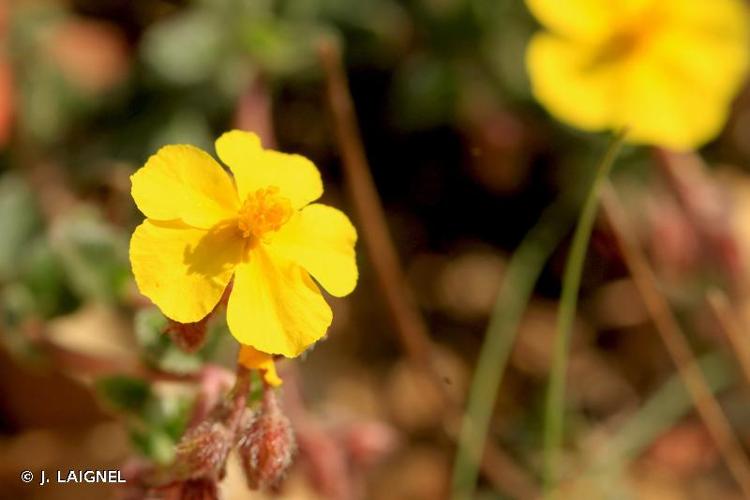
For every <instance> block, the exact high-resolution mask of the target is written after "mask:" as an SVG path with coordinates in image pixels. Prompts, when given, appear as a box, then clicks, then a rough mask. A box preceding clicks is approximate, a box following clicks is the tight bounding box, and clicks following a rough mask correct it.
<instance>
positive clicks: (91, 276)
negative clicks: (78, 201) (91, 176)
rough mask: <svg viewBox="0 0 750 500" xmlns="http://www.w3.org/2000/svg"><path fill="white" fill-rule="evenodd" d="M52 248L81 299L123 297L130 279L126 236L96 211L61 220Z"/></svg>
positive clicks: (76, 214) (114, 298)
mask: <svg viewBox="0 0 750 500" xmlns="http://www.w3.org/2000/svg"><path fill="white" fill-rule="evenodd" d="M52 245H53V248H54V249H55V250H56V252H57V254H58V256H59V257H60V260H61V262H62V264H63V267H64V269H65V273H66V275H67V277H68V280H69V282H70V285H71V287H72V289H73V290H74V291H75V292H76V293H77V294H78V295H79V296H80V297H81V298H84V299H93V300H100V301H107V302H113V301H115V300H116V299H117V298H118V297H119V296H120V295H121V294H122V292H123V290H124V286H125V285H126V284H127V282H128V280H129V279H130V266H129V264H128V257H127V248H128V244H127V237H126V236H125V234H124V233H122V232H120V231H119V230H117V229H115V228H114V227H112V226H109V225H107V224H105V223H104V222H103V221H102V220H101V219H100V217H99V216H98V214H97V213H96V212H93V211H91V210H80V211H77V212H75V213H73V214H70V215H69V216H67V217H66V218H65V220H62V221H60V223H59V225H58V226H56V227H55V228H54V231H53V235H52Z"/></svg>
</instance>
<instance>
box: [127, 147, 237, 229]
mask: <svg viewBox="0 0 750 500" xmlns="http://www.w3.org/2000/svg"><path fill="white" fill-rule="evenodd" d="M130 181H131V183H132V188H131V192H132V195H133V199H134V200H135V203H136V205H138V208H139V209H140V211H141V212H143V213H144V214H145V215H146V217H148V218H150V219H155V220H162V221H165V220H176V219H177V220H182V221H183V222H185V223H186V224H188V225H190V226H194V227H199V228H203V229H208V228H210V227H211V226H213V225H214V224H216V223H217V222H218V221H220V220H223V219H226V218H228V217H231V216H233V215H234V214H235V213H236V211H237V209H238V208H239V201H238V200H237V193H236V191H235V189H234V186H233V185H232V179H231V178H230V177H229V174H227V173H226V172H225V171H224V170H223V169H222V168H221V166H220V165H219V164H218V163H217V162H216V161H215V160H214V159H213V158H211V156H209V155H208V154H207V153H205V152H204V151H201V150H200V149H198V148H196V147H193V146H183V145H179V146H165V147H163V148H161V149H160V150H159V151H158V152H157V153H156V154H155V155H153V156H151V158H149V159H148V161H147V162H146V165H144V166H143V167H142V168H140V169H139V170H138V171H137V172H136V173H135V174H133V175H132V176H131V177H130Z"/></svg>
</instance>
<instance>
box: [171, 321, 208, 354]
mask: <svg viewBox="0 0 750 500" xmlns="http://www.w3.org/2000/svg"><path fill="white" fill-rule="evenodd" d="M208 318H209V316H206V317H205V318H203V319H202V320H200V321H196V322H195V323H178V322H177V321H172V320H169V325H167V330H166V332H167V334H168V335H169V336H170V337H171V339H172V342H174V343H175V344H176V345H177V347H179V348H180V349H182V350H183V351H185V352H196V351H198V350H199V349H200V348H201V347H203V344H204V343H205V341H206V331H207V328H206V326H207V323H208Z"/></svg>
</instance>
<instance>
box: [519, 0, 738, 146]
mask: <svg viewBox="0 0 750 500" xmlns="http://www.w3.org/2000/svg"><path fill="white" fill-rule="evenodd" d="M526 3H527V5H528V6H529V8H530V10H531V12H532V13H533V14H534V15H535V16H536V18H537V19H538V20H539V21H540V22H541V23H542V24H543V25H544V27H545V28H546V29H547V31H544V32H541V33H537V34H536V35H535V36H534V37H533V38H532V40H531V43H530V44H529V47H528V51H527V54H526V62H527V66H528V69H529V73H530V77H531V83H532V89H533V92H534V95H535V97H536V98H537V99H538V100H539V101H540V102H541V103H542V104H543V105H544V106H545V107H546V108H547V109H548V110H549V111H550V113H552V114H553V115H554V116H555V117H557V118H558V119H560V120H561V121H564V122H566V123H568V124H570V125H573V126H576V127H579V128H581V129H584V130H589V131H596V130H605V129H619V128H623V127H627V129H628V137H629V140H631V141H633V142H639V143H649V144H656V145H662V146H666V147H671V148H674V149H692V148H695V147H697V146H699V145H701V144H703V143H704V142H706V141H708V140H710V139H711V138H713V137H714V136H716V135H717V134H718V133H719V131H720V130H721V128H722V127H723V125H724V122H725V120H726V118H727V115H728V112H729V106H730V104H731V101H732V98H733V96H734V94H735V93H736V92H737V91H738V89H739V87H740V85H741V84H742V83H743V80H744V78H745V75H746V72H747V69H748V58H749V51H750V14H749V13H748V9H747V7H746V5H744V4H743V1H742V0H526Z"/></svg>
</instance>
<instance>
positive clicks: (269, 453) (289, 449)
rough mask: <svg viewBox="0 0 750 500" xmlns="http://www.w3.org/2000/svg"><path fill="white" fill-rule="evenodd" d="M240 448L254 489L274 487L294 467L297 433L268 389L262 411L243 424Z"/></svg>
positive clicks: (246, 473) (249, 417) (245, 468)
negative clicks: (290, 467)
mask: <svg viewBox="0 0 750 500" xmlns="http://www.w3.org/2000/svg"><path fill="white" fill-rule="evenodd" d="M238 449H239V453H240V458H241V460H242V467H243V469H244V471H245V477H246V478H247V483H248V486H249V487H250V488H251V489H269V488H273V487H274V486H276V485H277V484H278V483H279V481H280V480H281V479H282V478H283V476H284V473H285V472H286V470H287V469H288V468H289V466H290V465H291V463H292V457H293V455H294V452H295V451H296V443H295V440H294V432H293V431H292V426H291V424H290V422H289V419H288V418H287V417H286V415H284V414H283V413H282V412H281V409H280V408H279V404H278V402H277V401H276V396H275V394H274V392H273V390H271V389H270V388H269V387H266V388H265V393H264V395H263V403H262V406H261V410H260V412H259V413H258V414H256V415H248V418H246V421H245V422H243V425H242V428H241V430H240V435H239V442H238Z"/></svg>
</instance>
